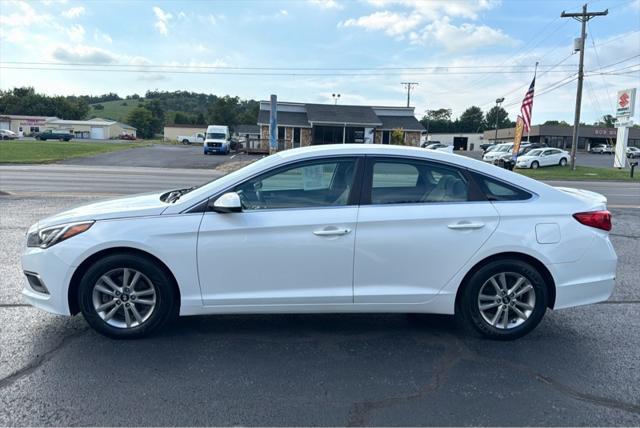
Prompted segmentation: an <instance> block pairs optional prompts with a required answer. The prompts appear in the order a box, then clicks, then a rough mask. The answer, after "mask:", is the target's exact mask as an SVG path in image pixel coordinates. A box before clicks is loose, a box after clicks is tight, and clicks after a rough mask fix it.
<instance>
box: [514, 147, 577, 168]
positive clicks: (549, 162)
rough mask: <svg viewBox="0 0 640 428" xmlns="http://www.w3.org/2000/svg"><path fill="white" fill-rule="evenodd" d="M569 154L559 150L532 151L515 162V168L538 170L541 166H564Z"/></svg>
mask: <svg viewBox="0 0 640 428" xmlns="http://www.w3.org/2000/svg"><path fill="white" fill-rule="evenodd" d="M569 156H570V155H569V152H567V151H565V150H561V149H548V148H547V149H534V150H531V151H530V152H528V153H525V154H524V155H523V156H519V157H518V159H517V160H516V167H517V168H533V169H536V168H539V167H541V166H555V165H560V166H565V165H566V164H567V162H568V161H569Z"/></svg>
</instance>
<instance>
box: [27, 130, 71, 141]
mask: <svg viewBox="0 0 640 428" xmlns="http://www.w3.org/2000/svg"><path fill="white" fill-rule="evenodd" d="M35 138H36V140H40V141H46V140H60V141H69V140H71V139H72V138H73V134H70V133H68V132H54V131H44V132H40V133H39V134H36V135H35Z"/></svg>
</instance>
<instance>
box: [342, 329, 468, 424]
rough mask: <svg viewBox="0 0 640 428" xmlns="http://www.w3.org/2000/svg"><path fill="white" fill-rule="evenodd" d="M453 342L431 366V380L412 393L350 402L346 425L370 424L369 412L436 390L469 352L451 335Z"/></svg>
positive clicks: (411, 399) (418, 397)
mask: <svg viewBox="0 0 640 428" xmlns="http://www.w3.org/2000/svg"><path fill="white" fill-rule="evenodd" d="M452 338H453V339H454V342H455V344H454V345H453V346H448V347H447V348H445V352H444V353H443V355H442V356H441V357H440V358H439V360H438V361H437V363H436V364H435V366H434V367H433V371H434V374H433V376H432V378H431V381H430V382H428V383H426V384H424V385H422V386H421V387H420V388H419V389H418V390H417V391H416V392H414V393H412V394H405V395H398V396H392V397H386V398H381V399H377V400H364V401H357V402H354V403H352V404H351V409H350V410H349V416H348V420H347V423H346V426H349V427H354V426H368V425H372V423H371V421H369V417H370V415H371V412H373V411H374V410H379V409H383V408H387V407H391V406H394V405H396V404H399V403H405V402H408V401H413V400H419V399H421V398H422V397H424V396H425V395H427V394H430V393H433V392H436V391H438V390H439V389H440V388H441V387H442V385H444V384H445V383H446V380H447V377H448V375H449V372H450V371H451V369H452V368H453V367H455V366H456V365H457V364H458V362H459V361H461V360H463V359H464V358H465V357H467V356H468V355H469V353H470V351H469V349H468V348H467V347H466V346H465V345H464V344H463V342H462V341H461V340H459V339H458V338H457V337H452Z"/></svg>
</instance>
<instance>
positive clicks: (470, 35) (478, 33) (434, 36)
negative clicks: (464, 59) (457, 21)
mask: <svg viewBox="0 0 640 428" xmlns="http://www.w3.org/2000/svg"><path fill="white" fill-rule="evenodd" d="M409 38H410V40H411V41H412V42H413V43H428V42H429V41H432V40H433V41H436V42H438V43H440V44H441V45H443V46H444V47H445V48H446V49H447V50H449V51H461V50H465V49H476V48H480V47H484V46H493V45H509V46H514V45H515V44H516V41H515V40H513V39H512V38H511V37H509V36H508V35H506V34H505V33H504V32H502V30H496V29H494V28H491V27H488V26H486V25H475V24H471V23H463V24H461V25H459V26H456V25H453V24H451V22H450V20H449V18H446V17H445V18H443V19H441V20H439V21H435V22H433V23H431V24H429V25H427V26H426V27H425V28H424V29H423V30H422V32H421V33H416V32H413V33H411V34H410V36H409Z"/></svg>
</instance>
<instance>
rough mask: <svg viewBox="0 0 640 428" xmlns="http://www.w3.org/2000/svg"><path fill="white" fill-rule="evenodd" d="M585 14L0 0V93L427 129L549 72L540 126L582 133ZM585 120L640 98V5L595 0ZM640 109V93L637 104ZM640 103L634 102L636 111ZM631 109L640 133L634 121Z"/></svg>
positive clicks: (493, 8) (299, 0)
mask: <svg viewBox="0 0 640 428" xmlns="http://www.w3.org/2000/svg"><path fill="white" fill-rule="evenodd" d="M581 5H582V4H581V3H580V2H579V1H576V0H537V1H525V0H502V1H500V0H448V1H444V0H443V1H437V0H433V1H431V0H284V1H270V0H258V1H251V0H219V1H205V0H198V1H188V0H187V1H152V0H149V1H147V0H129V1H119V0H113V1H101V0H90V1H75V0H48V1H11V0H0V88H2V89H5V90H6V89H9V88H12V87H15V86H33V87H34V88H35V89H36V90H37V91H38V92H43V93H47V94H50V95H54V94H58V95H73V94H75V95H81V94H96V95H97V94H102V93H108V92H116V93H118V94H119V95H120V96H123V97H124V96H125V95H127V94H133V93H138V94H141V95H142V94H144V93H145V92H146V91H147V90H164V91H174V90H186V91H194V92H205V93H212V94H216V95H226V94H229V95H232V96H239V97H241V98H244V99H248V98H252V99H268V98H269V95H270V94H277V95H278V99H279V100H281V101H294V102H320V103H323V102H328V103H331V102H333V97H332V94H340V98H339V103H340V104H355V105H391V106H402V105H405V104H406V90H405V88H404V87H403V85H401V82H418V83H419V85H418V86H416V87H415V88H414V89H413V91H412V94H411V105H412V106H415V112H416V116H418V117H421V116H422V115H423V114H424V112H425V111H426V110H427V109H439V108H449V109H451V110H452V112H453V116H454V117H457V116H458V115H460V113H462V111H464V109H466V108H467V107H469V106H471V105H477V106H480V107H481V108H482V109H483V110H485V111H486V110H488V109H489V108H491V107H492V106H493V105H494V103H495V99H496V98H499V97H504V98H505V101H504V103H503V106H504V107H505V108H506V110H507V111H508V112H509V115H510V118H511V119H512V120H515V118H516V115H517V114H518V112H519V109H520V103H521V101H522V98H523V97H524V94H525V92H526V89H527V88H528V86H529V84H530V82H531V79H532V78H533V73H534V65H535V63H536V61H537V62H539V69H538V77H537V80H536V97H535V99H534V106H533V119H532V121H533V122H534V123H542V122H544V121H546V120H564V121H567V122H569V123H572V122H573V115H574V105H575V93H576V85H577V84H576V81H575V76H576V74H577V64H578V54H575V53H573V40H574V38H576V37H578V36H579V34H580V23H578V22H577V21H575V20H573V19H570V18H560V13H561V12H562V11H563V10H565V11H567V12H577V11H579V10H580V9H581ZM588 8H589V10H596V11H601V10H605V9H608V10H609V14H608V15H607V16H602V17H596V18H594V19H592V20H591V21H589V23H588V27H587V33H588V36H587V40H586V50H585V73H586V77H585V85H584V94H583V108H582V121H584V122H586V123H592V122H594V121H597V120H599V118H600V117H601V116H602V115H604V114H612V113H613V112H614V108H615V104H616V93H617V91H618V90H621V89H626V88H629V87H638V86H640V71H639V70H640V66H639V65H640V0H620V1H613V0H593V1H591V2H589V4H588ZM639 95H640V94H639ZM638 102H640V96H638V97H637V103H638ZM637 110H639V108H638V107H636V123H637V122H638V119H637V118H638V117H639V114H638V111H637Z"/></svg>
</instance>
